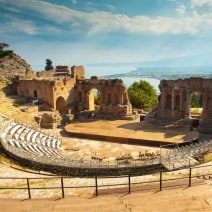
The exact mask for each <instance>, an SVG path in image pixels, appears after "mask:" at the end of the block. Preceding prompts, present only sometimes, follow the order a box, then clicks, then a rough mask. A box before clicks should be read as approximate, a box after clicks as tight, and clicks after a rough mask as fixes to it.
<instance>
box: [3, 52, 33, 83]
mask: <svg viewBox="0 0 212 212" xmlns="http://www.w3.org/2000/svg"><path fill="white" fill-rule="evenodd" d="M32 74H33V71H32V69H31V66H30V65H29V64H28V63H27V62H26V60H24V59H22V58H21V57H20V56H19V55H17V54H15V53H11V54H8V55H4V56H2V55H1V57H0V81H6V82H11V81H14V80H16V79H18V78H20V77H27V76H30V75H32Z"/></svg>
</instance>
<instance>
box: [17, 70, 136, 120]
mask: <svg viewBox="0 0 212 212" xmlns="http://www.w3.org/2000/svg"><path fill="white" fill-rule="evenodd" d="M66 68H67V67H65V69H66ZM61 70H62V67H61V66H60V67H59V71H60V72H59V71H58V72H57V71H56V72H55V74H53V75H52V76H51V77H50V76H48V77H45V78H44V77H42V76H39V77H37V78H36V79H22V80H19V82H18V85H17V93H18V95H20V96H25V97H30V98H32V99H33V98H38V99H40V100H41V101H43V102H45V103H47V104H48V105H49V106H50V107H51V108H52V109H54V110H58V111H60V112H64V111H67V110H70V109H71V111H73V110H77V111H79V112H80V111H85V110H94V109H95V108H94V95H93V92H91V91H92V90H93V89H97V90H98V91H99V93H100V111H101V112H103V113H108V114H109V113H110V114H112V115H114V116H126V115H131V114H132V106H131V104H130V102H129V100H128V96H127V88H126V86H125V85H124V84H123V81H122V80H120V79H113V80H112V79H108V80H106V79H98V78H97V77H92V78H91V79H85V76H84V68H83V67H82V66H73V67H72V68H71V75H68V74H67V72H65V75H63V74H62V73H63V72H64V71H63V70H62V72H61Z"/></svg>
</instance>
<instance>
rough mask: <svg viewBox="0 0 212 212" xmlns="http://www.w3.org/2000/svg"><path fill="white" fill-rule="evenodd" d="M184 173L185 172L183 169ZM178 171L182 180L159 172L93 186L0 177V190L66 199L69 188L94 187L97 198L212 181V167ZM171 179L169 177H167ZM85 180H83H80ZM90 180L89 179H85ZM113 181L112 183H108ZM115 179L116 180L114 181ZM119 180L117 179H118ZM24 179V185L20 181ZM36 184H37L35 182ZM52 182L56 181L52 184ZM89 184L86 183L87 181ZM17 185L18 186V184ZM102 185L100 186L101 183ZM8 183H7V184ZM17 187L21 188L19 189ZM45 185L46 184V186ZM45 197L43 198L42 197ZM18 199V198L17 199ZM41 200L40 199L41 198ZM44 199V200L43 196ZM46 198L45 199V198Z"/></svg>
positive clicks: (63, 179)
mask: <svg viewBox="0 0 212 212" xmlns="http://www.w3.org/2000/svg"><path fill="white" fill-rule="evenodd" d="M181 171H182V170H181ZM181 171H178V172H179V173H177V174H178V175H179V177H173V178H170V176H172V175H173V174H176V173H174V172H164V171H160V172H159V173H158V175H157V176H156V178H157V179H155V180H146V181H145V180H142V181H138V180H137V181H136V180H135V178H136V176H131V175H127V176H121V177H106V178H102V177H97V176H95V177H92V178H89V180H91V183H90V185H70V182H69V181H68V180H69V179H73V178H71V177H43V178H0V182H1V184H2V185H0V193H1V190H4V191H5V190H24V191H25V194H26V197H25V198H28V199H31V198H33V191H35V190H51V191H52V192H53V190H57V191H59V193H60V196H58V198H64V197H65V196H66V191H67V190H68V189H83V188H84V189H85V188H91V189H92V195H93V196H98V195H102V194H109V193H128V194H129V193H131V192H135V191H145V190H154V191H162V190H163V189H169V188H177V187H191V186H192V185H198V184H203V183H204V182H205V181H206V180H212V165H207V166H198V167H192V168H188V169H184V170H183V171H182V173H180V172H181ZM167 176H169V177H167ZM81 179H83V178H80V179H79V180H81ZM85 179H88V178H85ZM109 179H110V181H111V183H109V184H108V183H105V184H104V182H105V181H108V180H109ZM114 179H116V180H115V181H118V182H119V183H117V182H114V183H113V181H114ZM117 179H118V180H117ZM8 180H9V181H10V182H12V183H11V184H16V186H12V185H11V186H6V185H5V186H4V181H5V182H6V181H8ZM20 180H21V182H20ZM41 180H42V182H48V181H50V186H40V183H39V181H41ZM36 181H37V183H36ZM51 181H54V184H56V185H54V186H53V185H52V184H53V183H52V184H51ZM86 181H87V180H86ZM16 182H17V183H16ZM99 182H101V183H99ZM6 184H7V185H8V184H9V183H8V182H7V183H6ZM17 184H18V185H19V186H17ZM44 184H45V183H44ZM41 196H42V195H41ZM17 198H18V197H17ZM39 198H40V197H39ZM43 198H44V197H43ZM45 198H46V196H45Z"/></svg>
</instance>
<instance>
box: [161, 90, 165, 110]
mask: <svg viewBox="0 0 212 212" xmlns="http://www.w3.org/2000/svg"><path fill="white" fill-rule="evenodd" d="M164 97H165V91H164V89H162V92H161V108H162V110H164V108H165V98H164Z"/></svg>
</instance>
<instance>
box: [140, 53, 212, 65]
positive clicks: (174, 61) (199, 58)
mask: <svg viewBox="0 0 212 212" xmlns="http://www.w3.org/2000/svg"><path fill="white" fill-rule="evenodd" d="M211 58H212V53H207V54H201V55H192V56H184V57H177V58H169V59H162V60H154V61H148V62H142V63H140V64H138V65H139V66H146V67H196V68H198V67H212V60H211Z"/></svg>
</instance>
